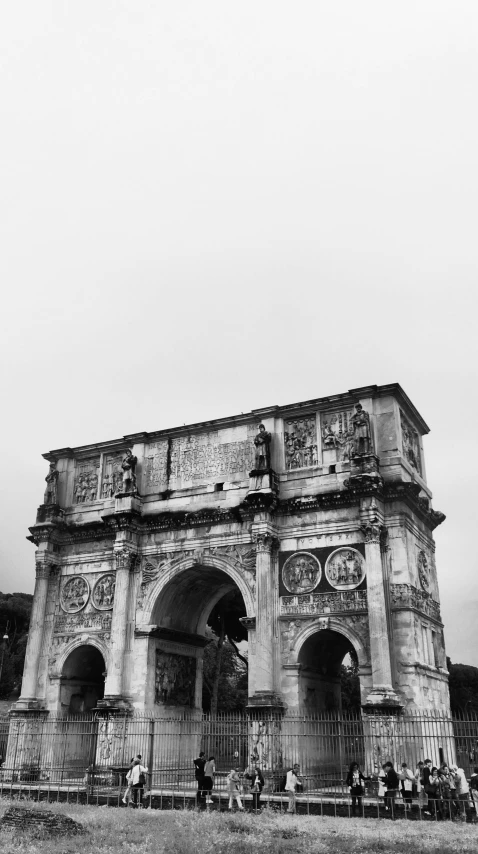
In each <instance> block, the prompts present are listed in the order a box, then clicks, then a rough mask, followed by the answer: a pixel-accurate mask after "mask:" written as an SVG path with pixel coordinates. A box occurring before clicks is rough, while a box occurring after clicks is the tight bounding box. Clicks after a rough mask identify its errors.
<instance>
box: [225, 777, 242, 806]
mask: <svg viewBox="0 0 478 854" xmlns="http://www.w3.org/2000/svg"><path fill="white" fill-rule="evenodd" d="M226 783H227V791H228V795H229V807H228V809H230V810H232V807H233V805H234V798H235V799H236V801H237V806H238V807H239V809H240V810H241V812H244V807H243V806H242V801H241V778H240V776H239V768H232V770H231V771H229V774H228V775H227V777H226Z"/></svg>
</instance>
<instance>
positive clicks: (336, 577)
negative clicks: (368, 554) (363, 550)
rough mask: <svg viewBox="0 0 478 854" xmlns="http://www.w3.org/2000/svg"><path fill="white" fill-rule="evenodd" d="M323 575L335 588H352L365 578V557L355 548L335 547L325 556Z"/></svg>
mask: <svg viewBox="0 0 478 854" xmlns="http://www.w3.org/2000/svg"><path fill="white" fill-rule="evenodd" d="M325 577H326V579H327V581H328V582H329V584H331V585H332V587H335V589H336V590H353V589H354V588H355V587H358V585H359V584H361V583H362V581H363V580H364V578H365V559H364V558H363V556H362V555H361V554H360V552H358V551H357V550H356V549H336V551H335V552H332V554H331V555H329V557H328V558H327V563H326V565H325Z"/></svg>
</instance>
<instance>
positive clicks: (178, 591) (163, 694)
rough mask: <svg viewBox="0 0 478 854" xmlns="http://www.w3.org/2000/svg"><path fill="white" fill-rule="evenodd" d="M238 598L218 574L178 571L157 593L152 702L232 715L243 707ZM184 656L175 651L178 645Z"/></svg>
mask: <svg viewBox="0 0 478 854" xmlns="http://www.w3.org/2000/svg"><path fill="white" fill-rule="evenodd" d="M245 616H246V607H245V603H244V599H243V596H242V594H241V592H240V590H239V588H238V586H237V585H236V583H235V581H234V580H233V579H232V578H231V577H230V576H229V575H228V574H227V573H226V572H225V571H224V570H222V569H219V568H218V567H214V566H203V565H195V566H190V567H188V568H186V569H183V570H180V571H179V572H177V573H176V574H174V575H173V577H172V578H171V579H170V581H169V582H168V583H167V584H166V586H165V587H164V588H163V589H162V590H161V592H160V594H159V596H158V598H157V600H156V603H155V605H154V608H153V610H152V614H151V623H153V624H154V625H157V626H158V630H157V631H156V632H155V633H154V644H155V647H156V649H155V651H154V660H155V686H154V702H155V704H156V705H159V706H162V705H166V706H185V707H196V708H202V709H203V710H205V711H211V712H212V713H215V712H217V711H233V710H237V709H238V708H239V707H241V706H245V705H246V703H247V681H248V679H247V669H248V668H247V631H246V629H245V628H244V626H243V625H242V623H241V622H240V619H241V618H242V617H245ZM180 644H182V648H183V650H184V652H182V651H181V646H180Z"/></svg>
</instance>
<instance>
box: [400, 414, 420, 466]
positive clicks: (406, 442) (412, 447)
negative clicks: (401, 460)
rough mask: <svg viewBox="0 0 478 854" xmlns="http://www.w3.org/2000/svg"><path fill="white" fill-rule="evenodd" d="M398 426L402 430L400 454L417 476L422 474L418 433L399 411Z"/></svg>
mask: <svg viewBox="0 0 478 854" xmlns="http://www.w3.org/2000/svg"><path fill="white" fill-rule="evenodd" d="M400 425H401V428H402V454H403V456H404V457H405V459H406V460H408V462H409V463H410V465H411V466H412V468H414V469H415V470H416V471H417V472H418V474H421V473H422V465H421V459H420V439H419V436H418V432H417V431H416V430H415V428H414V427H413V425H412V424H411V423H410V421H409V420H408V418H406V416H405V415H404V414H403V412H402V411H401V410H400Z"/></svg>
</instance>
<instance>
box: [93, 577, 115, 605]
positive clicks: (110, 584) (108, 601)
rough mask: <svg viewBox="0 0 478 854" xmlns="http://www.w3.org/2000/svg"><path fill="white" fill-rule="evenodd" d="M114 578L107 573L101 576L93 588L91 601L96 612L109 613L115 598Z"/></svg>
mask: <svg viewBox="0 0 478 854" xmlns="http://www.w3.org/2000/svg"><path fill="white" fill-rule="evenodd" d="M115 584H116V578H115V576H114V575H113V573H111V572H109V573H107V574H106V575H102V576H101V578H99V579H98V581H97V582H96V584H95V586H94V587H93V594H92V597H91V601H92V603H93V605H94V607H95V608H97V610H98V611H109V610H111V609H112V607H113V602H114V598H115Z"/></svg>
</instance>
